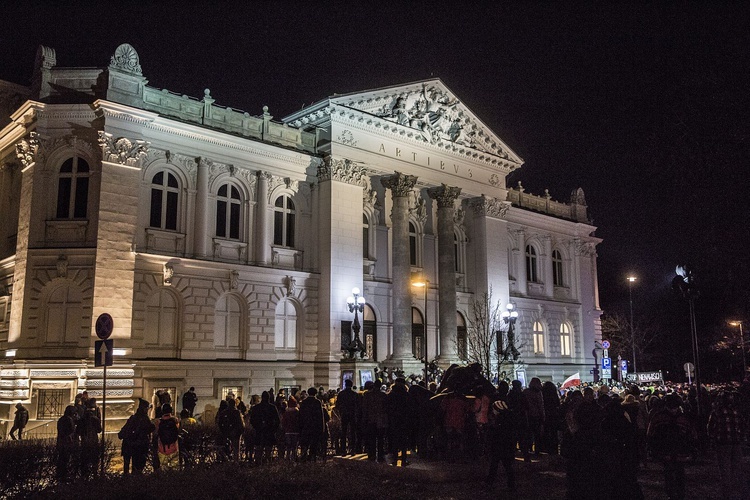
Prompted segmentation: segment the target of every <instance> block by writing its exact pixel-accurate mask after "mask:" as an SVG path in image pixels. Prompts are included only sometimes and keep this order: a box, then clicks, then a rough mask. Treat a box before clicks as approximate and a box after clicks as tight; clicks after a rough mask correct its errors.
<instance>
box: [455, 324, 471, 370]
mask: <svg viewBox="0 0 750 500" xmlns="http://www.w3.org/2000/svg"><path fill="white" fill-rule="evenodd" d="M456 344H457V346H456V347H457V349H458V353H457V354H458V357H459V359H461V360H463V361H467V360H468V359H469V352H468V351H469V349H468V346H467V344H466V321H464V317H463V316H461V313H459V312H456Z"/></svg>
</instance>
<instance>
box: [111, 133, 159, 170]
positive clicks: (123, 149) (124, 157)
mask: <svg viewBox="0 0 750 500" xmlns="http://www.w3.org/2000/svg"><path fill="white" fill-rule="evenodd" d="M99 145H100V146H101V148H102V159H103V160H104V161H108V162H112V163H119V164H121V165H128V166H130V167H132V166H136V165H138V163H139V162H140V160H141V159H142V158H144V157H146V156H147V155H148V147H149V143H148V142H146V141H139V140H136V141H131V140H130V139H127V138H125V137H119V138H117V139H115V138H114V137H113V136H112V134H109V133H107V132H103V131H100V132H99Z"/></svg>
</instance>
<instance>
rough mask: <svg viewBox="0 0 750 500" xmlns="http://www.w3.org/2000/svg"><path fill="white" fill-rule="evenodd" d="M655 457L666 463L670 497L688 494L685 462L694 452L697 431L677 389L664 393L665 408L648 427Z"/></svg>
mask: <svg viewBox="0 0 750 500" xmlns="http://www.w3.org/2000/svg"><path fill="white" fill-rule="evenodd" d="M646 438H647V440H648V446H649V449H650V450H651V453H652V454H653V456H654V458H655V459H657V460H660V461H661V462H662V465H663V466H664V485H665V487H666V490H667V496H668V497H669V499H670V500H682V499H684V498H685V463H686V462H687V461H689V460H690V459H691V457H692V455H693V453H694V452H695V446H696V444H697V442H698V433H697V431H696V429H695V426H694V425H693V422H692V421H691V420H690V418H689V417H688V416H687V415H686V414H685V412H684V411H683V409H682V398H681V397H680V396H679V395H678V394H675V393H671V394H667V395H666V396H665V397H664V408H663V409H661V410H659V411H658V412H656V413H655V414H654V415H653V416H652V417H651V422H650V423H649V426H648V431H646Z"/></svg>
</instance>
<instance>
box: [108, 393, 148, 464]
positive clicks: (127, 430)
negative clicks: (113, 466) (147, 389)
mask: <svg viewBox="0 0 750 500" xmlns="http://www.w3.org/2000/svg"><path fill="white" fill-rule="evenodd" d="M150 406H151V405H150V404H149V403H148V401H146V400H145V399H139V400H138V409H137V410H136V411H135V413H134V414H133V415H131V416H130V418H128V421H127V422H126V423H125V425H124V426H123V427H122V429H120V432H119V433H118V434H117V437H119V438H120V439H122V458H123V461H124V465H123V473H124V474H126V475H127V474H129V473H130V464H131V460H132V472H133V473H134V474H141V473H143V469H144V467H146V461H147V459H148V451H149V449H148V447H149V443H150V442H151V433H152V432H154V430H155V429H156V426H155V425H154V424H153V423H152V422H151V419H149V418H148V410H149V407H150Z"/></svg>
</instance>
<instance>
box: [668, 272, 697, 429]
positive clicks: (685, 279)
mask: <svg viewBox="0 0 750 500" xmlns="http://www.w3.org/2000/svg"><path fill="white" fill-rule="evenodd" d="M675 273H676V274H677V276H675V277H674V279H673V280H672V288H674V289H675V290H677V291H679V292H680V293H681V294H682V296H683V298H685V299H687V301H688V303H689V304H690V334H691V336H692V343H693V365H695V387H696V391H695V393H696V401H697V403H698V414H699V415H700V413H701V370H700V353H699V351H698V329H697V327H696V325H695V299H696V298H698V295H699V292H698V287H697V286H696V283H695V275H694V274H693V270H692V269H691V268H690V267H689V266H686V265H681V266H677V268H676V269H675Z"/></svg>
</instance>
